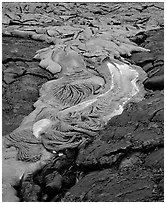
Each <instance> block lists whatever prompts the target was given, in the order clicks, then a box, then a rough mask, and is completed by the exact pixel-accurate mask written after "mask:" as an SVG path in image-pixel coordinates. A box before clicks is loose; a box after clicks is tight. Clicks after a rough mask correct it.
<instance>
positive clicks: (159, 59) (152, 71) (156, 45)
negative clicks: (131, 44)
mask: <svg viewBox="0 0 166 204" xmlns="http://www.w3.org/2000/svg"><path fill="white" fill-rule="evenodd" d="M141 36H144V38H143V37H142V38H143V40H142V43H139V45H140V46H142V47H145V48H148V49H150V53H147V52H146V53H145V52H142V53H134V54H133V55H132V56H131V58H130V60H131V62H132V63H135V64H137V65H139V66H141V67H142V68H143V69H144V70H145V71H146V72H147V73H148V79H147V80H146V81H145V82H144V86H145V88H147V89H151V90H163V89H164V43H163V42H164V29H159V30H152V31H148V32H145V33H140V34H138V35H137V36H135V37H134V41H135V42H137V43H138V42H139V41H138V39H140V38H141Z"/></svg>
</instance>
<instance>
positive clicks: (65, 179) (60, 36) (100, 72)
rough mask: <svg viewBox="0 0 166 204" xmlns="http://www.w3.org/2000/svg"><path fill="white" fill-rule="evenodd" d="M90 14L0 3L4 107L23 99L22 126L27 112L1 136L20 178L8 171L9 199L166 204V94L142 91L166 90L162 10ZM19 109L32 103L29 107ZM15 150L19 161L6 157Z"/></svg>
mask: <svg viewBox="0 0 166 204" xmlns="http://www.w3.org/2000/svg"><path fill="white" fill-rule="evenodd" d="M78 5H79V6H78ZM55 7H56V8H57V9H56V11H57V12H56V11H55V9H54V8H55ZM73 8H74V9H73ZM90 8H91V9H88V8H87V3H79V4H77V3H68V4H66V3H57V4H56V3H30V4H29V3H19V4H18V5H16V4H15V3H11V4H10V3H4V4H3V36H4V37H5V39H6V40H9V45H7V46H5V47H4V50H3V53H4V56H3V64H4V66H3V94H4V103H5V108H4V109H5V111H10V110H12V108H13V104H15V98H18V102H17V106H15V105H14V108H13V109H14V112H15V113H16V114H18V113H20V114H22V117H20V121H19V122H21V120H22V118H23V116H24V115H28V114H29V113H30V112H31V113H30V114H29V115H28V116H27V117H25V118H24V119H23V121H22V122H21V124H20V125H19V127H18V123H17V125H16V126H17V129H15V130H14V131H12V132H11V131H10V130H9V131H8V132H7V135H6V136H4V140H3V145H4V146H5V148H6V149H5V151H3V154H4V155H3V156H4V158H5V160H4V166H5V165H8V164H10V160H12V161H13V162H15V165H13V168H15V169H16V170H14V171H13V172H16V173H17V172H18V175H15V174H11V175H9V176H8V172H7V171H4V172H5V173H6V174H4V178H3V183H4V190H5V191H4V192H5V193H6V192H9V194H5V197H4V200H5V201H10V200H12V201H17V200H18V198H17V196H20V198H21V199H22V200H23V201H159V200H162V197H163V179H162V178H163V165H162V164H163V157H162V154H163V153H162V149H163V122H164V119H163V93H162V92H155V93H154V94H153V93H152V92H149V91H148V92H147V93H146V92H145V90H144V86H145V88H147V89H151V86H152V89H153V90H156V89H159V90H161V89H163V76H162V74H163V68H162V66H163V58H162V56H161V55H160V48H161V47H162V43H160V42H156V39H155V37H156V38H159V36H161V41H162V40H163V38H162V35H163V30H162V29H160V28H161V27H162V26H163V21H162V18H163V12H161V11H162V9H163V4H160V3H158V4H157V3H140V4H139V3H136V4H135V3H130V4H128V3H126V4H122V3H116V4H115V3H110V4H102V3H94V4H90ZM58 9H59V10H58ZM80 9H81V10H80ZM80 11H81V12H80ZM83 11H85V12H83ZM136 11H137V12H136ZM150 12H151V15H150V16H149V13H150ZM79 13H82V16H81V15H80V14H79ZM140 13H141V17H140ZM107 14H109V16H107ZM156 15H158V19H156V18H155V16H156ZM115 16H116V19H115ZM64 19H65V22H64ZM154 27H155V30H154V31H151V29H153V28H154ZM149 36H150V37H149ZM154 36H155V37H154ZM13 39H14V40H15V42H14V43H13ZM24 39H26V42H27V44H25V43H24V42H25V40H24ZM149 39H150V41H152V42H154V43H152V46H151V45H150V46H148V45H147V44H148V43H149ZM11 41H12V43H13V45H12V46H11V43H10V42H11ZM16 42H19V43H16ZM41 42H43V44H41ZM44 42H47V43H44ZM22 43H23V45H24V44H25V49H26V50H28V51H27V56H24V52H22V50H23V49H24V46H22ZM146 43H147V44H146ZM6 44H7V42H6ZM18 44H19V45H18ZM29 44H31V45H32V46H31V47H33V48H32V49H29V47H28V46H29ZM48 44H49V45H48ZM50 44H51V45H50ZM155 45H157V47H158V48H159V49H157V50H156V46H155ZM8 46H9V47H10V46H11V47H12V49H10V52H9V51H8V50H9V48H8ZM153 47H155V49H154V48H153ZM37 50H38V51H37ZM36 51H37V52H36ZM35 52H36V54H35ZM134 52H136V55H132V56H131V54H132V53H134ZM140 52H143V54H144V55H145V54H146V57H147V58H146V60H144V59H143V58H142V55H141V54H140ZM130 56H131V58H130V59H129V57H130ZM133 56H135V58H134V57H133ZM123 57H128V59H127V61H126V60H125V59H124V58H123ZM132 57H133V58H132ZM32 58H33V59H32ZM37 61H40V62H37ZM128 61H130V63H129V62H128ZM38 63H39V66H38ZM133 63H135V65H133ZM140 66H142V67H143V69H144V71H143V70H142V68H141V67H140ZM154 67H155V68H154ZM153 68H154V69H153ZM145 72H147V74H146V73H145ZM147 76H148V78H147ZM48 80H49V81H48ZM43 83H44V84H43ZM143 83H144V84H143ZM20 84H23V86H21V85H20ZM42 84H43V85H42ZM41 85H42V86H41ZM7 87H9V89H8V88H7ZM20 87H21V88H20ZM39 88H40V91H39V98H38V90H39ZM8 90H9V91H8ZM20 90H21V91H20ZM25 90H26V93H25ZM27 93H28V94H27ZM37 98H38V99H37ZM22 101H28V103H26V104H25V106H24V108H23V109H22V108H20V107H21V104H22V103H23V102H22ZM35 101H36V102H35ZM34 102H35V103H34ZM32 103H34V107H32ZM27 104H30V105H29V106H31V107H30V108H29V106H27ZM25 111H27V112H26V114H25ZM5 117H6V116H5ZM9 117H10V116H9ZM9 123H10V122H9ZM8 125H9V124H8ZM11 129H12V130H13V129H14V128H13V127H12V128H11ZM13 146H14V147H15V148H16V149H17V150H15V151H14V157H12V158H11V155H10V156H9V158H7V157H8V153H9V154H10V150H11V147H12V148H13ZM77 153H78V157H77ZM6 158H7V160H6ZM6 162H7V163H6ZM18 163H19V164H20V165H17V164H18ZM152 163H153V167H154V168H153V169H152V168H150V165H151V164H152ZM18 166H19V167H21V168H20V169H21V171H20V169H18ZM5 168H6V166H5ZM5 168H4V169H5ZM105 168H106V169H105ZM103 169H105V170H103ZM91 171H94V172H92V173H91ZM16 177H18V178H17V180H20V179H21V184H20V188H21V189H19V190H18V191H19V194H17V193H16V191H15V189H14V188H13V185H14V184H13V183H12V182H14V181H15V178H16ZM13 179H14V180H13ZM28 179H29V180H28ZM76 181H77V182H76ZM5 185H6V186H7V187H6V186H5ZM73 185H74V186H73ZM72 186H73V187H72ZM70 188H71V189H70ZM110 189H111V190H110ZM112 189H114V190H113V191H112ZM67 191H68V192H67ZM66 192H67V193H66ZM119 192H120V193H119ZM64 195H65V196H64ZM63 197H64V198H63Z"/></svg>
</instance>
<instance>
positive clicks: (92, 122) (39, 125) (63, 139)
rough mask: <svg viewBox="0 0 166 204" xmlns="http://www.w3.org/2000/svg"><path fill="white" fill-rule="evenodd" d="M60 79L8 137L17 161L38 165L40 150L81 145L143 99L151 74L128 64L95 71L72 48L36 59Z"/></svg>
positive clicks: (108, 62)
mask: <svg viewBox="0 0 166 204" xmlns="http://www.w3.org/2000/svg"><path fill="white" fill-rule="evenodd" d="M35 58H36V59H39V60H41V61H40V66H41V67H43V68H45V69H48V70H49V71H50V72H52V73H53V74H56V73H59V78H58V79H56V80H52V81H48V82H47V83H45V84H44V85H43V86H42V88H41V89H40V97H39V99H38V101H37V102H36V103H35V104H34V107H35V110H34V111H33V112H32V113H31V114H30V115H28V116H27V117H26V118H25V119H24V120H23V122H22V124H21V125H20V127H19V128H17V129H16V130H15V131H13V132H12V133H11V134H9V135H7V136H6V145H7V146H15V147H16V148H18V159H19V160H25V161H37V160H38V159H40V156H41V150H42V149H43V148H46V149H47V150H48V151H51V152H57V151H60V150H63V149H65V148H75V147H79V146H81V145H82V144H83V143H84V142H85V141H86V140H87V139H88V138H93V137H96V136H97V134H98V131H99V130H101V129H102V128H104V125H105V124H106V123H107V122H108V121H109V120H110V119H111V118H112V117H114V116H116V115H120V114H121V113H122V112H123V109H124V106H125V105H126V104H127V103H129V102H131V101H132V102H138V101H140V100H142V99H143V97H144V94H145V91H144V88H143V85H142V82H143V80H144V79H145V78H146V73H145V72H144V71H143V70H142V69H141V68H140V67H137V66H133V65H130V64H129V63H126V62H124V61H120V60H116V59H112V58H106V59H104V60H103V61H102V62H101V65H100V66H98V67H95V69H94V70H92V69H89V68H88V67H87V66H86V63H85V62H84V58H83V56H81V54H79V53H77V52H76V51H74V50H72V48H70V47H65V48H64V47H63V46H50V47H49V48H45V49H42V50H39V51H38V52H37V54H36V56H35Z"/></svg>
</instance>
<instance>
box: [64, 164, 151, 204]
mask: <svg viewBox="0 0 166 204" xmlns="http://www.w3.org/2000/svg"><path fill="white" fill-rule="evenodd" d="M154 186H155V183H154V182H153V180H152V174H151V173H150V172H147V171H145V170H143V169H139V168H138V169H137V170H126V171H122V172H117V173H113V172H112V171H111V170H110V169H107V170H103V171H100V172H99V171H97V172H93V173H89V174H88V175H86V176H85V177H84V178H82V179H81V181H80V182H78V183H77V184H76V185H75V186H74V187H73V188H71V189H70V191H69V192H68V193H67V194H66V195H65V197H64V199H63V201H70V202H72V201H78V202H86V201H88V202H113V201H114V202H128V201H130V202H137V201H142V202H143V201H152V200H154V198H155V193H154Z"/></svg>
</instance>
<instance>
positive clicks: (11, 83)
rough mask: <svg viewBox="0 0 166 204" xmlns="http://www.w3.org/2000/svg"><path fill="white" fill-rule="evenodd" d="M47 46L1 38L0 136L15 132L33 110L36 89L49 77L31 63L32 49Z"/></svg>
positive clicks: (36, 93) (36, 64)
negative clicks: (0, 104) (0, 92)
mask: <svg viewBox="0 0 166 204" xmlns="http://www.w3.org/2000/svg"><path fill="white" fill-rule="evenodd" d="M47 46H48V44H47V43H41V42H36V41H33V40H28V39H22V38H16V37H3V46H2V53H3V55H2V62H3V68H2V71H3V73H2V74H3V96H2V97H3V108H2V109H3V115H2V118H3V120H2V121H3V124H2V125H3V135H5V134H8V133H10V132H11V131H13V130H14V129H16V128H17V127H18V126H19V125H20V123H21V121H22V119H23V118H24V117H25V116H26V115H28V114H29V113H30V112H32V110H33V103H34V102H35V101H36V100H37V99H38V91H39V88H40V86H41V85H42V84H43V83H45V82H46V81H48V80H49V78H51V77H52V75H51V74H50V73H49V72H47V71H46V70H43V69H41V68H40V67H39V66H38V62H37V61H34V60H33V57H34V55H35V52H36V50H38V49H40V48H43V47H47Z"/></svg>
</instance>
